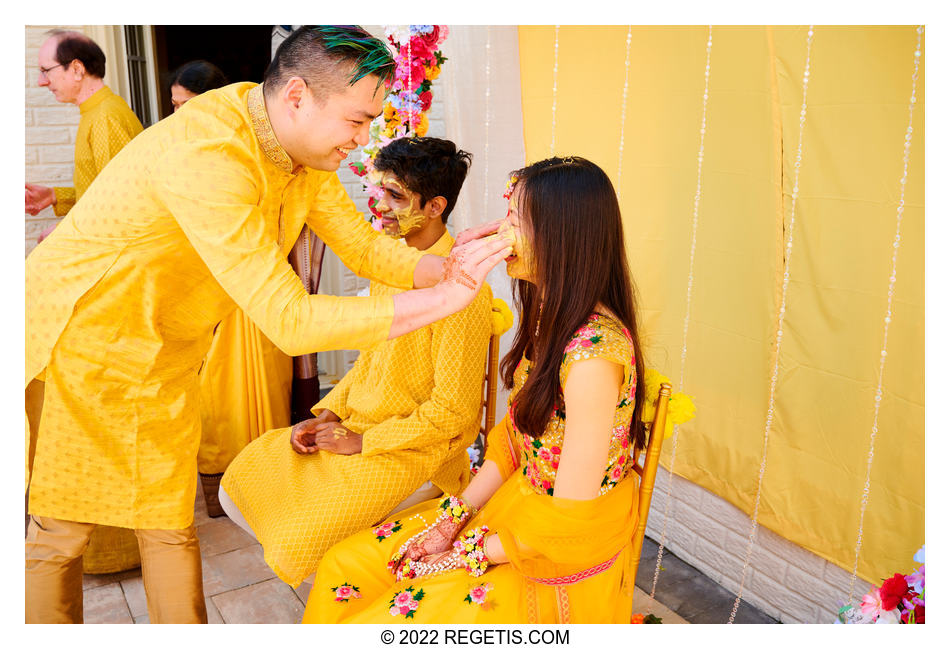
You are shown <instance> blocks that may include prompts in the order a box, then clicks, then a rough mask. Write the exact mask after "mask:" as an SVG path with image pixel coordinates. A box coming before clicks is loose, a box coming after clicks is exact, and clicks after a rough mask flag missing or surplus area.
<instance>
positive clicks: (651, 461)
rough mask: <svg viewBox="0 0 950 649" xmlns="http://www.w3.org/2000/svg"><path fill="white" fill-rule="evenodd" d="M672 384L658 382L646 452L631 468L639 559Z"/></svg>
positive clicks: (634, 540) (635, 540) (635, 553)
mask: <svg viewBox="0 0 950 649" xmlns="http://www.w3.org/2000/svg"><path fill="white" fill-rule="evenodd" d="M672 394H673V386H672V385H670V384H669V383H661V384H660V394H659V396H658V397H657V399H656V414H655V415H654V416H653V423H652V424H650V432H649V437H648V440H647V448H646V452H645V453H643V454H642V455H640V456H639V457H638V458H637V461H636V463H635V464H634V465H633V470H634V471H636V472H637V475H639V476H640V502H639V504H638V513H639V517H638V519H637V528H636V530H634V532H633V556H634V557H635V558H636V559H637V560H638V561H639V559H640V552H641V550H642V549H643V535H644V533H645V532H646V529H647V517H648V516H649V515H650V503H651V501H652V500H653V484H654V483H655V482H656V469H657V467H658V466H659V465H660V451H661V450H662V448H663V437H664V436H665V432H666V413H667V406H669V403H670V395H672Z"/></svg>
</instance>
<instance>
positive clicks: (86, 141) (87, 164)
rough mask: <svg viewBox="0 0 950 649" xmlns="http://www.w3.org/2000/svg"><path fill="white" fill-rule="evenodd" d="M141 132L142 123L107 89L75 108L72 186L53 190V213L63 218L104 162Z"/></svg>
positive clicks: (99, 91) (126, 105)
mask: <svg viewBox="0 0 950 649" xmlns="http://www.w3.org/2000/svg"><path fill="white" fill-rule="evenodd" d="M141 132H142V122H140V121H139V118H138V117H136V116H135V113H133V112H132V109H131V108H129V105H128V104H127V103H125V100H124V99H122V97H119V96H118V95H116V94H115V93H113V92H112V91H111V90H109V87H108V86H103V87H102V88H100V89H99V90H97V91H96V92H94V93H93V94H92V96H91V97H89V99H87V100H86V101H84V102H82V103H81V104H80V105H79V128H78V130H77V131H76V153H75V155H74V156H73V159H74V162H75V168H74V170H73V186H72V187H54V188H53V191H54V192H56V204H55V205H54V206H53V213H54V214H55V215H56V216H65V215H66V213H67V212H69V210H70V209H72V206H73V205H75V204H76V201H78V200H79V199H80V198H82V195H83V194H85V193H86V190H87V189H89V185H91V184H92V181H93V180H94V179H95V177H96V176H98V175H99V172H100V171H102V170H103V168H104V167H105V166H106V163H107V162H109V160H112V158H114V157H115V154H117V153H118V152H119V150H121V149H122V147H124V146H125V145H126V144H128V143H129V140H131V139H132V138H133V137H135V136H136V135H138V134H139V133H141Z"/></svg>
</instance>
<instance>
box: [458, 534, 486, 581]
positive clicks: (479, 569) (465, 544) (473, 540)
mask: <svg viewBox="0 0 950 649" xmlns="http://www.w3.org/2000/svg"><path fill="white" fill-rule="evenodd" d="M487 534H488V528H487V527H486V526H484V525H482V526H481V527H476V528H474V529H471V530H469V531H468V532H466V533H465V536H463V537H462V538H460V539H459V540H457V541H455V543H453V544H452V546H453V547H454V548H455V549H456V550H457V551H458V552H459V554H460V555H462V557H463V561H464V562H465V566H464V567H465V570H466V571H467V572H468V574H470V575H471V576H472V577H480V576H481V575H483V574H485V571H486V570H488V557H487V556H486V554H485V535H487Z"/></svg>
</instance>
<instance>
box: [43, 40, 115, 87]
mask: <svg viewBox="0 0 950 649" xmlns="http://www.w3.org/2000/svg"><path fill="white" fill-rule="evenodd" d="M48 34H49V35H50V36H54V37H56V38H57V39H58V41H57V43H56V52H55V53H54V54H53V58H54V59H56V62H57V63H59V64H60V65H62V66H63V67H64V68H65V67H68V66H69V64H70V63H72V62H73V61H75V60H79V62H80V63H82V64H83V67H85V68H86V72H87V73H88V74H89V75H90V76H93V77H96V78H98V79H102V78H103V77H105V76H106V55H105V54H104V53H103V51H102V48H101V47H99V46H98V45H97V44H96V42H95V41H94V40H92V39H91V38H89V37H88V36H86V35H85V34H81V33H79V32H73V31H65V30H61V29H54V30H53V31H50V32H48Z"/></svg>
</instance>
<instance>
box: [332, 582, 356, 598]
mask: <svg viewBox="0 0 950 649" xmlns="http://www.w3.org/2000/svg"><path fill="white" fill-rule="evenodd" d="M330 590H332V591H333V599H334V600H335V601H337V602H348V601H350V600H351V599H360V598H361V597H362V595H360V589H359V588H357V587H356V586H353V585H351V584H348V583H346V582H343V583H342V584H340V585H339V586H331V587H330Z"/></svg>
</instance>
